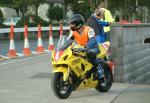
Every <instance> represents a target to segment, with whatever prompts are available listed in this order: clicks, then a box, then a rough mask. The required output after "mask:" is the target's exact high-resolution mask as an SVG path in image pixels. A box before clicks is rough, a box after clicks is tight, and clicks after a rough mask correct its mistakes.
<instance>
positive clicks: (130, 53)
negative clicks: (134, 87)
mask: <svg viewBox="0 0 150 103" xmlns="http://www.w3.org/2000/svg"><path fill="white" fill-rule="evenodd" d="M146 38H150V24H114V25H112V26H111V40H110V42H111V52H112V54H111V58H112V59H113V60H114V63H115V66H116V67H115V81H119V82H129V83H150V43H144V40H145V39H146Z"/></svg>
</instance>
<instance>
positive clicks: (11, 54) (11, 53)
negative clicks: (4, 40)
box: [8, 49, 17, 57]
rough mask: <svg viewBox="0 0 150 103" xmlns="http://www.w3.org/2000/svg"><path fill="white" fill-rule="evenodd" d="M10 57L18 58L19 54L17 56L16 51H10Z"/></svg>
mask: <svg viewBox="0 0 150 103" xmlns="http://www.w3.org/2000/svg"><path fill="white" fill-rule="evenodd" d="M8 56H9V57H17V54H16V50H13V49H12V50H9V54H8Z"/></svg>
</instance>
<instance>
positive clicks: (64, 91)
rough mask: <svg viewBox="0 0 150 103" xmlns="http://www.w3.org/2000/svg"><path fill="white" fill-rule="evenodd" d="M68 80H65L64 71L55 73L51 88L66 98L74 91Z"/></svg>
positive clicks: (62, 97)
mask: <svg viewBox="0 0 150 103" xmlns="http://www.w3.org/2000/svg"><path fill="white" fill-rule="evenodd" d="M69 81H70V79H69V80H68V81H63V74H62V73H54V75H53V76H52V79H51V88H52V90H53V92H54V94H55V95H56V96H57V97H58V98H60V99H66V98H67V97H69V96H70V94H71V92H72V85H71V83H70V82H69Z"/></svg>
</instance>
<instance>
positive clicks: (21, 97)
mask: <svg viewBox="0 0 150 103" xmlns="http://www.w3.org/2000/svg"><path fill="white" fill-rule="evenodd" d="M50 62H51V61H50V53H48V54H41V55H36V56H32V57H27V58H22V59H11V60H5V61H2V62H0V103H83V102H85V103H149V101H150V85H133V84H127V83H114V84H113V86H112V88H111V89H110V91H109V92H107V93H99V92H97V91H96V90H95V89H88V90H83V91H74V92H72V94H71V96H70V97H69V98H68V99H64V100H61V99H58V98H56V97H55V96H54V94H53V93H52V90H51V84H50V83H51V80H50V74H51V71H52V67H51V63H50Z"/></svg>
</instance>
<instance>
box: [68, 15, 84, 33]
mask: <svg viewBox="0 0 150 103" xmlns="http://www.w3.org/2000/svg"><path fill="white" fill-rule="evenodd" d="M68 22H69V24H72V25H74V26H72V27H71V30H72V31H75V30H78V29H79V28H80V27H82V26H83V25H84V23H85V21H84V18H83V16H82V15H80V14H73V15H72V16H71V17H70V18H69V20H68Z"/></svg>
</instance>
